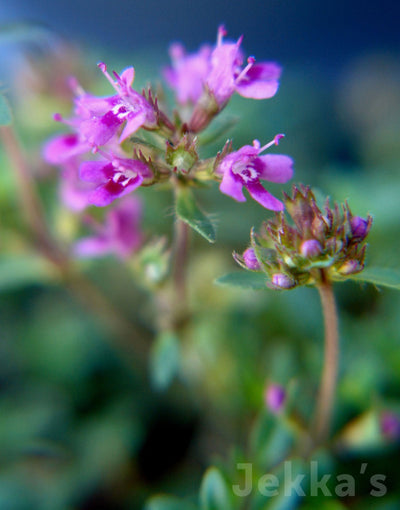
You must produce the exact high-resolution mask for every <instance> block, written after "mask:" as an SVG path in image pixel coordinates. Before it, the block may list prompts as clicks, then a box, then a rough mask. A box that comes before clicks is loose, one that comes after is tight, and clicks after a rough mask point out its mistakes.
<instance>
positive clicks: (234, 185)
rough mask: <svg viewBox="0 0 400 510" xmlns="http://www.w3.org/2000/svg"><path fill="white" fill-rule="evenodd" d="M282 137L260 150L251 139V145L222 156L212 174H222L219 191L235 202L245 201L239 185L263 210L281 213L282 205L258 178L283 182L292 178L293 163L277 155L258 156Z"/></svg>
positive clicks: (287, 157)
mask: <svg viewBox="0 0 400 510" xmlns="http://www.w3.org/2000/svg"><path fill="white" fill-rule="evenodd" d="M282 136H283V135H277V136H276V137H275V138H274V140H272V142H270V143H268V144H266V145H264V146H263V147H260V142H259V141H258V140H254V142H253V146H251V145H245V146H244V147H242V148H241V149H239V150H238V151H236V152H232V153H231V154H228V155H227V156H225V157H224V158H223V159H222V161H221V162H220V163H219V165H218V166H217V169H216V173H217V174H220V175H222V182H221V184H220V187H219V189H220V190H221V191H222V193H224V194H225V195H229V196H231V197H232V198H234V199H235V200H237V201H238V202H245V201H246V198H245V196H244V195H243V191H242V188H243V186H244V187H245V188H247V191H248V192H249V194H250V196H251V197H252V198H254V200H256V201H257V202H258V203H260V204H261V205H262V206H263V207H265V208H266V209H271V210H272V211H281V210H282V209H283V207H284V206H283V203H282V202H281V201H280V200H278V199H277V198H275V197H274V196H272V195H271V194H270V193H269V192H268V191H267V190H266V189H264V188H263V186H262V185H261V183H260V179H264V180H267V181H270V182H280V183H283V182H286V181H288V180H289V179H291V177H292V175H293V168H292V165H293V161H292V159H291V158H290V157H289V156H283V155H280V154H267V155H266V156H260V153H261V152H263V151H264V150H266V149H267V148H268V147H270V146H271V145H278V142H279V139H280V138H281V137H282Z"/></svg>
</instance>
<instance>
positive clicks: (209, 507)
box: [200, 467, 232, 510]
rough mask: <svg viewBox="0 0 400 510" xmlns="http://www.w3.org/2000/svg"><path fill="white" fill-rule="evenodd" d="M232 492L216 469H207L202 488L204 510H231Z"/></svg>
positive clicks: (201, 495)
mask: <svg viewBox="0 0 400 510" xmlns="http://www.w3.org/2000/svg"><path fill="white" fill-rule="evenodd" d="M230 493H231V490H229V489H228V486H227V483H226V482H225V480H224V478H223V476H222V474H221V473H220V471H219V470H218V469H217V468H216V467H210V468H208V469H207V471H206V473H205V475H204V477H203V481H202V483H201V487H200V503H201V509H202V510H231V509H232V504H231V501H230Z"/></svg>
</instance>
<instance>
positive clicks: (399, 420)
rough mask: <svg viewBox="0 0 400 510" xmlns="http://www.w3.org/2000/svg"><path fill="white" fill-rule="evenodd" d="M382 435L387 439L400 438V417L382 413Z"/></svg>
mask: <svg viewBox="0 0 400 510" xmlns="http://www.w3.org/2000/svg"><path fill="white" fill-rule="evenodd" d="M380 426H381V431H382V435H383V436H384V437H385V438H386V439H390V440H394V439H399V438H400V417H399V416H398V415H396V414H394V413H392V412H390V411H385V412H383V413H382V416H381V419H380Z"/></svg>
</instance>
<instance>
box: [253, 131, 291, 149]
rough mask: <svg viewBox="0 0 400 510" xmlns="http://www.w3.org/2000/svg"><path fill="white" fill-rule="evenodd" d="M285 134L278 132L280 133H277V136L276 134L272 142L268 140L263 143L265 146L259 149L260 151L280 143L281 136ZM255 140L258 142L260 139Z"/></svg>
mask: <svg viewBox="0 0 400 510" xmlns="http://www.w3.org/2000/svg"><path fill="white" fill-rule="evenodd" d="M284 136H285V135H283V134H281V133H280V134H278V135H275V136H274V139H273V140H271V141H270V142H268V143H267V144H265V145H263V146H262V147H261V148H260V149H259V151H258V152H259V153H261V152H264V151H265V150H267V149H268V148H269V147H271V146H272V145H279V140H280V139H281V138H283V137H284ZM254 142H258V140H254ZM254 142H253V145H254V147H256V145H255V143H254ZM256 148H258V147H256Z"/></svg>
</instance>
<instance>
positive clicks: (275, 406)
mask: <svg viewBox="0 0 400 510" xmlns="http://www.w3.org/2000/svg"><path fill="white" fill-rule="evenodd" d="M264 397H265V405H266V406H267V407H268V409H269V410H270V411H271V412H272V413H274V414H277V413H279V412H280V411H281V410H282V407H283V405H284V403H285V399H286V391H285V389H284V388H283V387H282V386H280V385H279V384H270V385H269V386H268V387H267V389H266V390H265V395H264Z"/></svg>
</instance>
